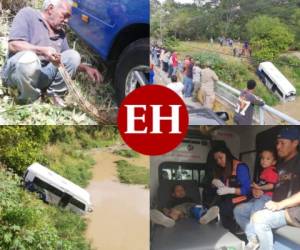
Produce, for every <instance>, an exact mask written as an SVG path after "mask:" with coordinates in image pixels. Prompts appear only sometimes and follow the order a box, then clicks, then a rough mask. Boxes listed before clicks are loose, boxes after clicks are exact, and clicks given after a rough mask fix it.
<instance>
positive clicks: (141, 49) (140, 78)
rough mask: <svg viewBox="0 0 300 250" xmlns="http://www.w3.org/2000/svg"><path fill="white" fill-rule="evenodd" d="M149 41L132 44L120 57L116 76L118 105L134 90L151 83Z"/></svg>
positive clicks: (140, 40) (141, 40)
mask: <svg viewBox="0 0 300 250" xmlns="http://www.w3.org/2000/svg"><path fill="white" fill-rule="evenodd" d="M149 53H150V49H149V39H148V38H143V39H139V40H137V41H135V42H133V43H131V44H130V45H129V46H128V47H126V48H125V49H124V51H123V52H122V54H121V56H120V57H119V60H118V64H117V67H116V71H115V76H114V86H115V89H116V98H117V102H118V105H120V104H121V102H122V100H123V99H124V98H125V96H127V95H128V94H129V93H130V92H132V91H133V90H135V89H137V88H139V87H140V86H144V85H146V84H147V83H148V81H149V63H150V62H149Z"/></svg>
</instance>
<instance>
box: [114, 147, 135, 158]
mask: <svg viewBox="0 0 300 250" xmlns="http://www.w3.org/2000/svg"><path fill="white" fill-rule="evenodd" d="M114 154H116V155H120V156H123V157H127V158H138V157H139V154H138V153H137V152H135V151H133V150H131V149H120V150H115V151H114Z"/></svg>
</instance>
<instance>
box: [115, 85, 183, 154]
mask: <svg viewBox="0 0 300 250" xmlns="http://www.w3.org/2000/svg"><path fill="white" fill-rule="evenodd" d="M188 122H189V118H188V112H187V109H186V106H185V104H184V102H183V100H182V99H181V97H179V96H178V95H177V94H176V93H175V92H174V91H172V90H170V89H168V88H166V87H164V86H160V85H147V86H144V87H140V88H138V89H136V90H135V91H133V92H131V93H130V94H129V95H128V96H127V97H126V98H125V99H124V101H123V102H122V104H121V107H120V109H119V114H118V127H119V130H120V133H121V136H122V138H123V140H124V141H125V142H126V143H127V144H128V146H129V147H131V148H132V149H133V150H135V151H137V152H139V153H142V154H145V155H161V154H164V153H167V152H169V151H171V150H172V149H174V148H175V147H176V146H177V145H178V144H179V143H180V142H181V141H182V140H183V138H184V136H185V134H186V131H187V128H188Z"/></svg>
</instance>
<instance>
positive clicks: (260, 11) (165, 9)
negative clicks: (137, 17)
mask: <svg viewBox="0 0 300 250" xmlns="http://www.w3.org/2000/svg"><path fill="white" fill-rule="evenodd" d="M151 13H152V16H151V37H153V38H157V39H160V37H163V38H165V37H171V36H174V37H175V38H177V39H180V40H207V39H210V38H211V37H213V38H215V39H216V38H217V37H219V36H225V37H231V38H232V39H239V38H240V39H241V41H244V40H250V39H251V38H252V37H251V36H252V33H249V30H248V29H246V28H245V27H246V25H247V23H248V22H249V21H251V20H253V19H256V18H259V17H260V16H267V17H270V18H273V19H274V20H275V19H277V20H279V22H280V25H279V30H278V31H280V32H281V31H282V29H281V27H282V26H283V25H284V26H285V27H287V28H288V30H289V31H290V32H291V33H292V34H293V35H294V36H295V40H294V41H293V44H292V45H291V47H293V48H297V47H299V45H300V25H299V20H300V5H299V1H298V0H289V1H274V0H255V1H249V0H222V1H220V4H219V5H218V6H212V5H211V4H210V3H207V4H205V5H203V1H202V0H195V1H194V3H193V4H180V3H177V2H175V1H174V0H166V1H164V3H163V4H161V3H160V2H159V1H158V0H151ZM276 22H277V21H276ZM277 24H278V23H276V25H274V24H271V25H269V26H268V27H267V28H266V29H265V32H269V30H274V29H277V27H276V26H277ZM255 28H257V29H259V28H260V27H255Z"/></svg>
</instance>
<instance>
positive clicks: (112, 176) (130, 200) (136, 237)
mask: <svg viewBox="0 0 300 250" xmlns="http://www.w3.org/2000/svg"><path fill="white" fill-rule="evenodd" d="M92 155H93V157H94V159H95V160H96V165H95V166H94V168H93V179H92V181H91V183H90V185H89V186H88V187H87V191H88V192H89V193H90V194H91V198H92V202H93V206H94V211H93V212H92V213H91V214H90V215H88V221H89V223H88V228H87V231H86V237H87V239H89V240H91V242H92V247H93V248H95V249H97V250H104V249H105V250H106V249H110V250H148V249H149V190H148V189H145V188H144V187H142V186H138V185H126V184H121V183H119V181H118V178H117V172H116V167H115V163H114V162H115V161H116V160H120V159H125V158H123V157H119V156H116V155H114V154H112V153H111V152H108V151H100V150H93V151H92ZM126 160H127V161H128V162H131V163H133V164H136V165H140V166H145V167H149V158H148V157H146V156H141V157H139V158H136V159H128V158H126Z"/></svg>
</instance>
